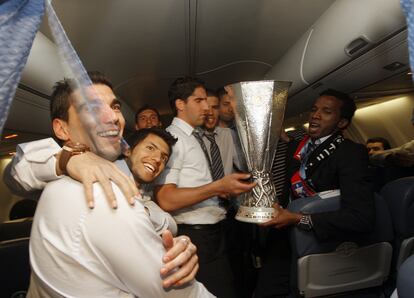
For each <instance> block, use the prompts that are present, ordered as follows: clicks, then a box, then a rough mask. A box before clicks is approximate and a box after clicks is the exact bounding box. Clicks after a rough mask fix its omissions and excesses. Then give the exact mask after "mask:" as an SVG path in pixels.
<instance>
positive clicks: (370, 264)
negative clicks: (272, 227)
mask: <svg viewBox="0 0 414 298" xmlns="http://www.w3.org/2000/svg"><path fill="white" fill-rule="evenodd" d="M339 208H340V199H339V197H333V198H329V199H320V198H316V197H314V198H304V199H298V200H294V201H292V202H291V203H290V204H289V206H288V209H289V210H291V211H293V212H302V213H305V214H312V213H317V212H325V211H335V210H338V209H339ZM375 208H376V222H375V228H374V231H373V232H372V233H370V234H364V235H363V236H362V237H355V239H353V240H352V241H346V242H341V241H328V242H320V241H318V240H317V238H316V237H315V235H314V234H313V233H311V232H308V231H303V230H300V229H298V228H296V227H294V228H292V230H291V234H290V236H291V239H290V241H291V246H292V251H293V254H294V258H293V260H294V261H293V262H294V264H293V268H292V269H293V270H295V269H296V270H297V283H298V284H297V288H298V290H299V292H300V294H301V295H303V296H305V297H317V296H324V295H331V294H337V293H343V292H350V291H356V290H360V289H366V288H374V287H378V286H382V285H383V283H384V281H385V280H386V279H387V277H388V274H389V271H390V266H391V258H392V246H391V244H390V242H391V241H392V240H393V230H392V221H391V216H390V213H389V210H388V207H387V205H386V203H385V201H384V199H383V198H382V197H381V196H379V195H375ZM293 270H292V271H293Z"/></svg>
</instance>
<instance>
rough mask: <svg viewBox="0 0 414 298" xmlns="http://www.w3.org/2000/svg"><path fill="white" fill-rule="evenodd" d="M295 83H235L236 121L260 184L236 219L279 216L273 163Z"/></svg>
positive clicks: (250, 166)
mask: <svg viewBox="0 0 414 298" xmlns="http://www.w3.org/2000/svg"><path fill="white" fill-rule="evenodd" d="M291 84H292V83H291V82H280V81H254V82H241V83H237V84H233V85H231V88H232V90H233V93H234V97H235V99H236V106H235V120H236V127H237V131H238V134H239V138H240V142H241V145H242V148H243V152H244V156H245V157H246V162H247V167H248V170H249V172H250V173H251V175H252V180H253V181H256V182H257V185H256V186H255V187H254V188H253V189H252V190H251V191H250V192H247V193H244V194H243V195H242V196H243V197H242V203H241V206H240V207H239V211H238V212H237V215H236V219H237V220H239V221H244V222H250V223H262V222H266V221H268V220H269V219H271V218H272V217H274V215H275V209H274V208H273V207H272V205H273V203H274V202H277V199H276V189H275V186H274V184H273V182H272V174H271V168H272V162H273V159H274V156H275V153H276V147H277V143H278V141H279V136H280V132H281V129H282V124H283V117H284V114H285V107H286V100H287V96H288V89H289V87H290V85H291Z"/></svg>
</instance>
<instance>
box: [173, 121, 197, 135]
mask: <svg viewBox="0 0 414 298" xmlns="http://www.w3.org/2000/svg"><path fill="white" fill-rule="evenodd" d="M171 124H172V125H175V126H177V127H178V128H179V129H181V130H182V131H183V132H184V133H185V134H186V135H187V136H191V134H192V133H193V130H194V127H192V126H191V125H190V124H188V123H187V122H185V121H184V120H183V119H180V118H177V117H174V119H173V121H172V123H171Z"/></svg>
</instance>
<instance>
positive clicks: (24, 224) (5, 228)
mask: <svg viewBox="0 0 414 298" xmlns="http://www.w3.org/2000/svg"><path fill="white" fill-rule="evenodd" d="M32 223H33V218H32V217H27V218H21V219H15V220H9V221H5V222H3V223H1V224H0V241H6V240H12V239H17V238H24V237H30V231H31V229H32Z"/></svg>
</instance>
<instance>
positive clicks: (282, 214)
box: [261, 203, 302, 229]
mask: <svg viewBox="0 0 414 298" xmlns="http://www.w3.org/2000/svg"><path fill="white" fill-rule="evenodd" d="M273 208H275V209H276V215H275V217H274V218H272V219H271V220H269V221H267V222H265V223H262V224H261V226H263V227H269V226H275V227H276V228H277V229H280V228H284V227H287V226H290V225H295V224H297V223H299V221H300V218H301V217H302V214H300V213H293V212H290V211H289V210H286V209H283V208H282V207H281V206H280V205H279V204H277V203H275V204H273Z"/></svg>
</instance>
